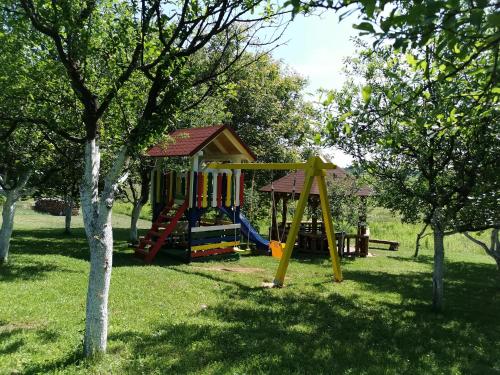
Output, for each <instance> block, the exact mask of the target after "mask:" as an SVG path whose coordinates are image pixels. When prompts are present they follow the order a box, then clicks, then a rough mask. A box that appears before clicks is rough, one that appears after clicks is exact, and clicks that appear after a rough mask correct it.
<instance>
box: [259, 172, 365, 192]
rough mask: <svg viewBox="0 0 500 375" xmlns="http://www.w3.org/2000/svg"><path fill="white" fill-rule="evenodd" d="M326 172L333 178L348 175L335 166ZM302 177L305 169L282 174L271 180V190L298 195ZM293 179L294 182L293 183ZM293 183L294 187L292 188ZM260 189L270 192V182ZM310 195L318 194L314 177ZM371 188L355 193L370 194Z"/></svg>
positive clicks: (302, 182)
mask: <svg viewBox="0 0 500 375" xmlns="http://www.w3.org/2000/svg"><path fill="white" fill-rule="evenodd" d="M326 174H327V176H328V177H335V178H346V177H347V176H348V174H347V172H346V170H345V169H343V168H340V167H336V168H335V169H329V170H327V171H326ZM304 178H305V171H304V170H301V169H299V170H297V171H295V172H292V173H289V174H287V175H286V176H283V177H281V178H279V179H277V180H275V181H273V183H272V185H273V190H274V192H276V193H287V194H292V193H293V192H294V191H295V193H296V194H297V198H298V195H299V194H300V192H301V191H302V188H303V187H304ZM294 180H295V184H294ZM294 185H295V188H294ZM260 191H264V192H270V191H271V184H268V185H266V186H264V187H262V188H261V189H260ZM310 194H311V195H319V189H318V183H317V181H316V179H314V181H313V184H312V187H311V193H310ZM372 194H373V192H372V189H371V188H369V187H366V186H365V187H362V188H360V189H359V190H358V191H357V193H356V195H357V196H359V197H367V196H370V195H372Z"/></svg>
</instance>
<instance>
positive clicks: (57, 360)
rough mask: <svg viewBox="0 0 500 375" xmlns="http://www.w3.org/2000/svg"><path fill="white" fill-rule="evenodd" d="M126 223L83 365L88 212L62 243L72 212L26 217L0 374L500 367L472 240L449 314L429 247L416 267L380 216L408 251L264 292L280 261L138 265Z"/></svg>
mask: <svg viewBox="0 0 500 375" xmlns="http://www.w3.org/2000/svg"><path fill="white" fill-rule="evenodd" d="M128 224H129V218H128V217H127V216H125V215H121V214H116V215H114V226H115V250H116V252H115V257H114V268H113V276H112V282H111V293H110V325H109V350H108V355H106V356H105V357H104V358H103V359H102V360H100V361H97V360H96V361H86V360H83V359H82V358H81V348H82V346H81V342H82V337H83V329H84V312H85V296H86V287H87V274H88V269H89V264H88V248H87V245H86V241H85V239H84V233H83V228H82V221H81V217H78V218H75V219H74V227H75V230H74V233H73V235H72V236H64V235H62V234H61V233H62V229H63V225H64V218H62V217H53V216H48V215H42V214H37V213H34V212H32V211H31V210H29V209H28V208H27V207H25V208H22V207H21V208H20V209H19V210H18V212H17V216H16V225H15V232H14V239H13V242H12V247H11V257H10V262H9V264H8V265H7V266H5V267H3V268H1V269H0V374H14V373H23V374H36V373H71V374H72V373H82V374H88V373H113V374H127V373H130V374H136V373H145V374H155V373H157V374H171V373H203V374H220V373H231V374H242V373H247V374H254V373H274V374H282V373H284V374H288V373H297V374H298V373H301V374H303V373H307V374H322V373H325V374H403V373H408V374H473V373H476V374H493V373H500V320H499V318H500V277H499V273H498V271H497V270H496V267H495V265H494V262H493V261H492V260H491V259H490V258H488V257H487V256H486V255H484V254H483V253H482V251H481V250H480V249H479V248H477V247H476V246H475V245H473V244H472V243H471V242H470V241H468V240H466V239H465V238H464V237H461V236H454V237H451V238H448V239H447V240H446V246H447V249H446V262H447V263H446V289H445V294H446V311H445V312H444V313H443V314H440V315H436V314H433V313H432V312H431V311H430V298H431V266H432V252H431V246H432V239H431V238H430V237H427V238H426V239H425V240H424V241H423V247H422V249H421V254H422V255H421V257H420V258H419V259H418V260H414V259H413V258H412V253H413V242H414V235H415V233H416V232H417V231H418V229H419V228H417V227H415V226H411V225H402V224H400V223H399V222H398V221H397V220H396V219H394V218H393V217H392V216H390V215H389V214H387V213H385V212H383V211H380V210H377V211H375V212H374V213H372V219H371V226H370V228H371V234H372V236H373V237H376V238H385V239H393V240H398V241H400V242H401V247H400V251H398V252H389V251H383V250H374V251H372V252H373V254H374V255H375V256H374V257H369V258H365V259H356V260H354V261H352V260H343V262H342V267H343V271H344V277H345V281H344V282H343V283H340V284H334V283H333V282H332V281H331V280H332V275H331V267H330V265H329V262H328V261H327V260H326V259H312V260H311V259H294V260H293V261H292V262H291V264H290V267H289V272H288V274H287V279H286V287H285V288H283V289H263V288H262V287H261V284H262V282H264V281H271V280H272V279H273V275H274V271H275V269H276V267H277V264H278V262H277V261H276V260H274V259H273V258H270V257H252V256H242V257H241V258H240V260H238V261H231V262H205V263H193V264H191V265H185V264H180V263H175V262H174V261H171V260H169V259H168V258H166V257H164V256H162V257H160V259H159V261H158V262H157V264H156V265H154V266H144V265H143V264H141V263H140V262H139V261H136V260H135V259H134V258H133V257H132V251H131V250H130V249H128V248H127V246H126V239H127V226H128ZM148 224H149V223H148V222H147V221H141V222H140V226H141V227H142V228H146V227H147V226H148Z"/></svg>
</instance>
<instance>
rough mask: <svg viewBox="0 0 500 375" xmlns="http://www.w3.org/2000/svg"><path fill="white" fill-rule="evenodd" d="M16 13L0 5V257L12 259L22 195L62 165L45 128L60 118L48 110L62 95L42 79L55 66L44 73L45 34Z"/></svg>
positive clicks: (5, 259) (2, 259)
mask: <svg viewBox="0 0 500 375" xmlns="http://www.w3.org/2000/svg"><path fill="white" fill-rule="evenodd" d="M17 17H18V15H17V14H16V13H10V12H9V10H8V9H6V8H3V7H2V8H0V25H1V29H0V48H1V53H0V87H1V88H2V89H1V90H0V149H1V150H2V152H1V153H0V187H1V190H0V194H2V195H3V196H4V197H5V202H4V204H3V210H2V217H3V220H2V226H1V229H0V263H3V262H5V261H7V259H8V255H9V248H10V241H11V237H12V230H13V223H14V214H15V208H16V204H17V201H18V200H19V199H20V198H21V197H22V196H26V195H28V194H30V193H31V192H33V191H35V189H36V188H37V187H38V186H39V185H40V184H43V183H46V182H47V181H48V180H49V179H50V176H51V175H52V173H54V172H56V171H57V170H58V166H57V163H56V161H55V157H54V155H52V154H51V152H52V151H53V146H52V145H51V142H50V140H49V139H48V138H47V130H46V129H45V131H44V128H51V127H52V125H53V123H55V122H56V121H57V120H55V119H56V118H57V117H58V113H57V111H52V113H51V116H46V115H47V113H48V109H49V108H50V107H54V106H55V104H56V103H57V104H58V105H59V104H61V100H62V98H61V97H59V96H58V95H55V94H54V92H53V90H52V89H53V88H52V87H51V86H50V85H46V87H43V88H42V87H41V82H44V83H45V84H47V83H48V82H50V76H51V70H50V69H46V71H45V73H42V70H44V69H45V68H48V66H47V65H46V63H45V62H44V61H42V60H40V59H36V58H34V55H33V53H32V51H33V49H32V47H33V46H34V45H36V44H37V43H38V42H40V39H39V38H37V36H36V35H34V34H33V33H32V32H31V31H30V30H29V27H28V23H27V22H23V21H21V20H19V19H18V18H17ZM41 54H44V52H43V51H41ZM42 77H43V79H42ZM61 89H63V88H61ZM56 91H57V90H56ZM59 93H61V91H59ZM56 108H59V106H57V107H56Z"/></svg>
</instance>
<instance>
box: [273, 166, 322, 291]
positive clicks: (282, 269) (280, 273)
mask: <svg viewBox="0 0 500 375" xmlns="http://www.w3.org/2000/svg"><path fill="white" fill-rule="evenodd" d="M313 180H314V167H312V166H311V168H310V169H307V170H306V176H305V179H304V187H303V189H302V192H301V193H300V198H299V203H297V210H296V211H295V216H294V217H293V221H292V226H291V227H290V232H288V235H287V238H286V245H285V251H284V252H283V255H282V256H281V260H280V264H279V266H278V270H277V271H276V276H275V277H274V281H273V284H274V286H275V287H281V286H283V282H284V281H285V274H286V270H287V268H288V263H289V262H290V257H291V256H292V251H293V248H294V245H295V239H296V238H297V234H298V233H299V228H300V222H301V221H302V215H304V210H305V208H306V205H307V199H308V198H309V192H310V191H311V186H312V183H313Z"/></svg>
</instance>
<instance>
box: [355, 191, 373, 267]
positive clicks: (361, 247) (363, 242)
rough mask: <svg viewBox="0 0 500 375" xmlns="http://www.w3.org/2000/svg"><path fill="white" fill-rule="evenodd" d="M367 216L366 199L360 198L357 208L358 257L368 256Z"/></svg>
mask: <svg viewBox="0 0 500 375" xmlns="http://www.w3.org/2000/svg"><path fill="white" fill-rule="evenodd" d="M366 220H367V215H366V197H361V204H360V208H359V219H358V240H357V241H356V243H357V248H356V253H357V254H356V255H359V256H360V257H366V256H368V244H369V241H370V238H369V234H368V231H367V223H366Z"/></svg>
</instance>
